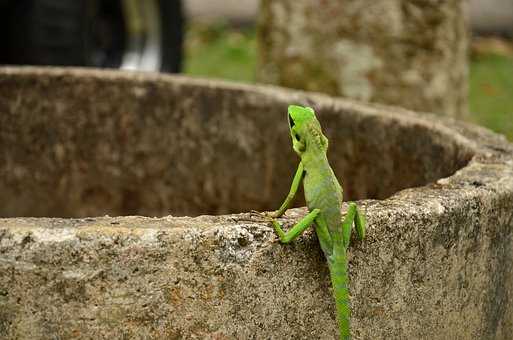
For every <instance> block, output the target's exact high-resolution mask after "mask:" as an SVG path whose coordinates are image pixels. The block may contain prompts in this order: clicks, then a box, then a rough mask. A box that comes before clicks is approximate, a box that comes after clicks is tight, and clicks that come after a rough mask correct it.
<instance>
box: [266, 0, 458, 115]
mask: <svg viewBox="0 0 513 340" xmlns="http://www.w3.org/2000/svg"><path fill="white" fill-rule="evenodd" d="M466 5H467V1H466V0H448V1H434V0H427V1H426V0H415V1H412V0H378V1H376V0H360V1H352V0H343V1H341V0H325V1H317V0H299V1H298V0H262V1H261V10H260V20H259V21H260V23H259V35H258V41H259V67H258V77H259V79H260V80H261V81H263V82H267V83H271V84H277V85H283V86H287V87H292V88H298V89H305V90H309V91H319V92H324V93H328V94H331V95H340V96H343V97H348V98H354V99H358V100H363V101H369V102H378V103H385V104H393V105H398V106H401V107H406V108H409V109H413V110H419V111H422V112H436V113H439V114H443V115H449V116H463V115H464V114H465V113H466V111H467V91H468V90H467V44H468V42H467V29H466V19H467V15H466Z"/></svg>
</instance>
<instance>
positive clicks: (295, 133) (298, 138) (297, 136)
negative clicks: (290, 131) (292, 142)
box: [294, 132, 301, 141]
mask: <svg viewBox="0 0 513 340" xmlns="http://www.w3.org/2000/svg"><path fill="white" fill-rule="evenodd" d="M294 137H296V139H297V140H298V141H300V140H301V138H300V137H299V135H298V134H297V132H294Z"/></svg>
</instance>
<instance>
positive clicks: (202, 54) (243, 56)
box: [185, 24, 256, 82]
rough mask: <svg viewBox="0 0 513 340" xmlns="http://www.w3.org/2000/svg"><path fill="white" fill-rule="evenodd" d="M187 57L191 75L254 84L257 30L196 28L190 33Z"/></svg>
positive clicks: (221, 27) (187, 69)
mask: <svg viewBox="0 0 513 340" xmlns="http://www.w3.org/2000/svg"><path fill="white" fill-rule="evenodd" d="M185 56H186V59H185V60H186V64H185V73H186V74H188V75H191V76H201V77H209V78H223V79H229V80H235V81H241V82H254V81H255V69H256V38H255V30H254V29H252V28H246V29H239V30H236V29H227V28H226V26H224V25H222V24H217V25H213V26H200V25H195V26H193V27H190V28H189V29H188V32H187V39H186V52H185Z"/></svg>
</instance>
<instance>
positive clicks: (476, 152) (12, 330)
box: [0, 68, 513, 339]
mask: <svg viewBox="0 0 513 340" xmlns="http://www.w3.org/2000/svg"><path fill="white" fill-rule="evenodd" d="M292 102H295V103H303V104H309V105H311V106H313V107H314V108H316V109H317V110H318V111H319V116H320V119H321V121H322V123H323V125H324V127H325V130H326V132H327V135H328V137H329V138H330V141H331V143H330V157H331V159H332V162H333V165H334V168H335V171H336V173H337V174H339V176H340V177H341V178H343V179H344V180H345V181H344V187H345V188H348V190H347V191H348V194H349V196H351V197H352V198H374V199H368V200H364V201H360V202H359V204H361V205H363V206H364V207H365V211H366V215H367V218H368V222H369V231H368V238H367V239H366V240H365V241H364V242H358V241H357V242H355V243H354V245H353V246H352V247H351V250H350V273H351V284H350V290H351V303H352V307H353V315H352V320H353V333H354V337H355V338H356V339H509V338H510V334H512V333H513V270H512V267H511V263H512V261H513V146H512V145H511V144H508V143H507V142H506V141H505V140H504V139H503V138H502V137H500V136H497V135H495V134H493V133H490V132H488V131H487V130H485V129H482V128H478V127H475V126H471V125H467V124H464V123H460V122H455V121H452V120H447V119H441V118H437V117H433V116H430V115H426V116H422V117H421V116H418V115H416V114H414V113H411V112H408V111H405V110H402V109H397V108H390V107H384V106H369V105H361V104H357V103H353V102H348V101H343V100H340V99H333V98H330V97H326V96H322V95H313V94H305V93H301V92H293V91H287V90H283V89H279V88H273V87H254V86H243V85H234V84H228V83H221V82H215V81H205V80H192V79H188V78H183V77H172V76H157V75H141V74H122V73H116V72H98V71H84V70H48V69H31V68H28V69H15V68H8V69H1V70H0V157H1V158H0V175H1V176H0V197H1V198H2V203H1V204H0V209H1V214H2V215H4V216H12V215H16V214H19V215H25V216H27V215H31V211H35V213H34V215H53V216H58V215H66V216H85V215H87V214H92V215H104V214H105V213H109V214H119V215H122V214H129V213H134V212H136V213H142V214H148V215H160V216H162V215H164V214H166V212H168V213H172V214H199V213H201V212H202V211H203V212H204V213H210V214H213V213H217V212H224V211H228V212H230V211H231V212H236V211H239V212H243V211H247V210H250V209H253V208H256V209H271V208H275V207H276V206H277V205H278V204H279V201H280V200H281V199H282V198H283V197H284V195H285V194H286V192H287V189H288V186H289V183H290V180H291V175H292V171H293V166H294V164H295V163H296V162H297V160H295V159H294V155H293V153H292V151H291V150H290V146H289V140H288V136H287V133H286V128H287V125H286V121H285V117H284V112H285V107H286V105H287V104H288V103H292ZM280 122H281V123H280ZM282 123H283V124H282ZM59 145H60V146H59ZM192 153H194V154H192ZM209 155H210V156H209ZM209 168H210V170H211V171H210V172H209V171H207V170H209ZM407 187H414V188H409V189H407ZM90 188H96V189H95V190H96V191H94V190H91V189H90ZM128 189H130V195H129V198H126V202H130V204H120V203H119V202H120V201H123V199H121V198H123V197H125V195H126V192H127V190H128ZM401 189H404V190H401ZM83 192H92V193H102V195H104V193H108V195H105V196H102V195H100V194H97V195H96V196H94V195H92V196H91V197H88V196H87V195H84V194H83ZM84 197H86V198H89V199H84ZM105 197H107V198H105ZM120 197H121V198H120ZM304 214H305V210H304V209H293V210H289V211H288V212H287V214H286V216H285V217H284V218H283V220H282V221H283V222H284V223H285V224H286V225H291V224H292V223H294V221H296V220H297V219H298V218H300V216H302V215H304ZM334 313H335V311H334V304H333V301H332V298H331V292H330V283H329V278H328V272H327V268H326V266H325V263H324V259H323V258H322V254H321V252H320V250H319V248H318V245H317V241H316V239H315V235H314V233H312V232H309V233H307V234H306V235H305V236H304V237H301V238H300V239H299V240H298V241H297V242H294V244H292V245H289V246H283V245H280V244H279V243H277V242H276V237H275V236H274V234H273V232H272V229H271V228H269V226H268V225H266V224H265V223H262V222H261V221H259V219H258V218H256V217H255V216H252V215H251V214H249V213H244V212H243V213H240V214H231V215H230V214H229V215H218V216H198V217H172V216H166V217H159V218H150V217H138V216H126V217H108V216H107V217H89V218H85V217H82V218H72V219H61V218H28V217H25V218H4V219H0V338H2V339H3V338H5V339H47V338H61V339H77V338H83V339H86V338H107V337H110V338H136V339H137V338H139V339H142V338H170V339H173V338H174V339H179V338H210V339H235V338H237V339H241V338H253V339H269V338H273V339H285V338H293V339H316V338H321V339H333V338H335V335H336V328H335V314H334Z"/></svg>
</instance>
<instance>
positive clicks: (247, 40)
mask: <svg viewBox="0 0 513 340" xmlns="http://www.w3.org/2000/svg"><path fill="white" fill-rule="evenodd" d="M255 69H256V36H255V30H254V29H253V28H243V29H233V28H227V26H226V25H222V24H218V25H210V26H200V25H194V26H192V27H190V28H189V29H188V35H187V39H186V65H185V73H186V74H188V75H192V76H201V77H212V78H222V79H229V80H235V81H240V82H246V83H253V82H255ZM469 104H470V112H472V113H471V115H470V117H469V119H470V120H471V121H472V122H474V123H477V124H480V125H483V126H486V127H488V128H490V129H492V130H494V131H496V132H499V133H503V134H505V135H506V136H507V137H508V138H509V139H510V140H512V141H513V58H510V57H505V56H497V55H493V54H482V55H479V56H476V57H474V58H472V62H471V66H470V103H469Z"/></svg>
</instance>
